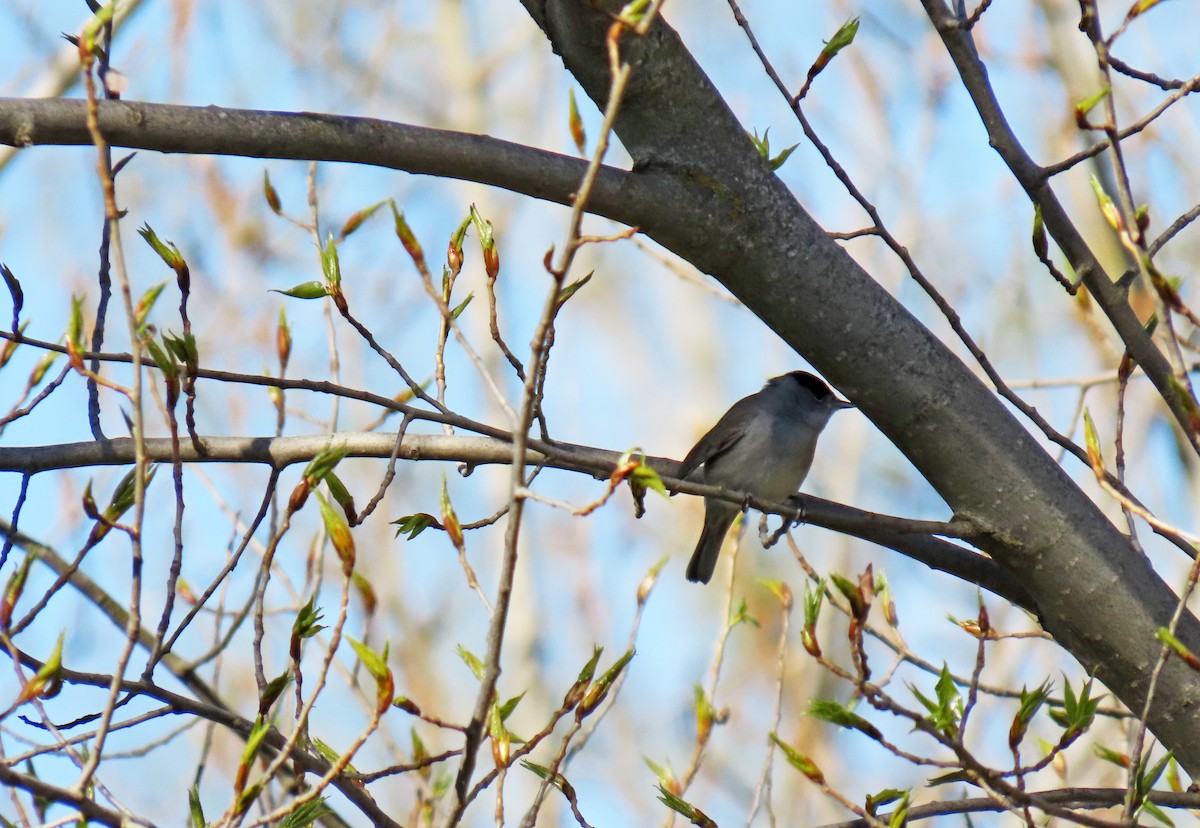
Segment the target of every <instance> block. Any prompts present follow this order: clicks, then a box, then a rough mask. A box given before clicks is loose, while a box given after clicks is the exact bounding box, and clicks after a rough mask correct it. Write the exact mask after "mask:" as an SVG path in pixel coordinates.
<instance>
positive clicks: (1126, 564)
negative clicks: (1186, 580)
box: [523, 0, 1200, 774]
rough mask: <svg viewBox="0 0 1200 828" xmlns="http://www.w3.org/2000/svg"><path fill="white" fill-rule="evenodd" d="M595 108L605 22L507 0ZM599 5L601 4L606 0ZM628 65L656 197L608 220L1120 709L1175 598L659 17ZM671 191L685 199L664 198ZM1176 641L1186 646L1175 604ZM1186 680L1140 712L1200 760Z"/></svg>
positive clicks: (640, 152)
mask: <svg viewBox="0 0 1200 828" xmlns="http://www.w3.org/2000/svg"><path fill="white" fill-rule="evenodd" d="M523 2H524V3H525V6H526V8H527V10H528V11H529V13H530V14H531V16H532V17H533V19H534V20H535V21H536V22H537V24H538V25H539V26H540V27H541V28H542V30H543V31H544V32H545V34H546V36H547V37H548V38H549V39H550V42H551V44H552V46H553V48H554V50H555V52H556V53H557V54H558V55H560V56H561V57H562V60H563V63H564V64H565V65H566V68H567V70H568V71H569V72H570V73H571V74H572V75H573V76H574V77H575V78H576V79H577V80H578V81H579V83H580V84H581V85H582V86H583V88H584V89H585V90H586V92H587V94H588V95H589V96H590V97H591V98H592V100H593V101H595V102H596V103H597V104H598V105H599V106H601V107H603V106H604V102H605V100H606V98H607V95H608V86H609V70H608V65H607V60H606V56H605V53H604V37H605V33H606V30H607V27H608V24H609V18H608V17H607V16H606V15H605V14H603V13H602V12H598V11H596V10H595V9H594V7H593V6H592V5H591V4H588V3H580V2H577V0H541V1H539V0H523ZM607 5H608V7H609V9H610V10H611V9H612V8H616V7H617V6H614V4H607ZM622 57H623V58H624V59H625V60H628V61H630V62H631V64H632V65H633V67H634V69H633V76H632V81H631V85H630V88H629V91H628V94H627V95H626V96H625V98H624V101H623V102H622V104H621V110H620V114H619V116H618V119H617V122H616V132H617V134H618V136H619V137H620V139H621V141H622V143H623V144H624V146H625V147H626V149H627V150H628V151H629V153H630V155H631V156H632V157H633V159H634V173H635V174H637V175H639V176H643V177H645V178H646V179H653V180H663V181H668V182H670V187H669V190H670V191H671V192H672V194H673V198H672V200H671V201H670V202H667V201H664V202H663V203H661V204H660V205H658V207H657V208H647V209H640V210H639V211H638V213H637V215H632V214H629V215H620V216H614V217H616V218H619V219H620V220H622V221H624V222H626V223H628V224H633V225H636V226H638V227H639V228H641V230H642V231H643V232H644V233H646V234H647V235H649V236H650V237H652V238H654V239H655V240H656V241H658V242H659V243H661V244H663V245H664V246H666V247H668V248H670V249H671V250H673V251H674V252H675V253H677V254H679V255H680V256H682V257H684V258H685V259H687V260H688V261H690V262H692V263H693V264H695V265H696V266H697V267H699V268H700V269H701V270H703V271H705V272H707V273H709V274H711V275H712V276H714V277H715V278H716V279H717V280H718V281H720V282H721V284H723V285H725V287H727V288H728V289H729V290H730V291H731V292H732V293H733V294H734V295H735V296H737V297H738V298H739V299H740V300H741V301H742V302H743V303H745V305H746V306H747V307H748V308H749V309H750V310H751V311H753V312H754V313H755V314H756V315H757V316H758V317H759V318H760V319H761V320H762V321H763V322H764V323H766V324H767V325H768V326H770V328H771V329H772V330H774V331H775V332H776V333H778V334H779V336H780V337H782V338H783V339H784V340H785V341H786V342H787V343H788V344H789V345H791V346H792V347H793V348H794V349H795V350H796V352H797V353H799V354H801V355H803V356H804V358H805V359H807V360H808V361H809V362H810V363H812V365H813V366H814V367H815V368H817V370H819V371H820V372H821V373H822V374H824V376H825V377H826V378H827V379H828V380H829V381H830V382H831V383H832V384H833V385H834V386H836V387H837V388H838V390H840V391H841V392H842V393H843V394H845V395H846V396H847V397H848V398H849V399H851V400H852V401H853V402H854V403H855V404H856V405H858V406H859V408H861V409H862V411H863V412H864V413H865V414H866V415H867V417H869V418H870V420H871V421H872V422H873V423H874V424H875V425H876V426H877V427H878V428H879V429H880V430H881V431H883V432H884V434H886V435H887V436H888V438H889V439H890V440H891V441H892V442H893V443H895V444H896V446H897V447H898V448H899V449H900V450H901V451H902V452H903V453H904V454H905V455H906V456H907V457H908V458H909V460H911V461H912V462H913V464H914V465H915V466H916V467H917V468H918V469H919V470H920V472H921V473H922V474H923V475H924V476H925V477H926V479H928V480H929V482H930V483H931V484H932V485H933V487H934V488H935V489H936V490H937V491H938V493H939V494H940V495H941V496H942V497H943V498H944V499H945V501H946V503H947V504H948V505H949V506H950V507H951V508H952V509H953V510H954V513H955V515H957V516H959V517H962V518H967V519H969V520H970V521H972V522H973V523H974V524H975V525H976V526H978V527H979V528H980V530H981V537H980V540H979V541H978V543H977V545H978V546H979V547H980V548H981V549H982V550H983V551H985V552H987V553H988V554H990V555H991V556H992V557H993V558H995V559H996V560H997V561H998V562H999V563H1000V564H1001V565H1002V566H1004V567H1006V568H1008V569H1009V570H1011V571H1012V572H1013V573H1014V574H1015V575H1016V576H1017V578H1018V579H1019V581H1020V582H1021V583H1022V585H1023V586H1024V587H1025V588H1026V589H1027V590H1028V591H1029V593H1030V595H1031V596H1032V597H1033V600H1034V602H1035V603H1036V604H1037V606H1038V608H1039V611H1040V612H1039V615H1040V619H1041V622H1042V624H1043V626H1044V627H1045V629H1046V630H1047V631H1048V632H1050V633H1051V634H1052V635H1053V636H1054V637H1055V639H1056V640H1057V641H1058V642H1059V643H1060V644H1061V645H1062V646H1064V647H1065V648H1066V649H1067V650H1069V651H1070V652H1071V653H1072V654H1073V655H1074V656H1075V657H1076V658H1077V659H1079V661H1080V662H1081V663H1082V664H1083V665H1084V666H1085V667H1086V668H1087V669H1088V670H1090V671H1094V673H1095V675H1096V676H1097V677H1098V678H1099V679H1100V680H1101V681H1103V682H1104V684H1105V685H1107V687H1108V688H1109V689H1110V690H1112V691H1113V692H1114V693H1115V694H1116V695H1117V696H1119V697H1120V698H1121V700H1122V701H1123V702H1125V704H1127V705H1129V706H1130V708H1131V709H1133V710H1134V711H1140V710H1141V709H1142V707H1143V705H1144V703H1145V700H1146V693H1147V687H1148V683H1149V680H1150V675H1151V671H1152V670H1153V668H1154V665H1155V663H1156V662H1157V660H1158V658H1159V654H1160V645H1159V643H1158V642H1157V641H1156V639H1155V632H1156V630H1157V629H1158V628H1159V627H1162V626H1166V625H1167V624H1168V623H1169V621H1170V618H1171V615H1172V613H1173V611H1174V609H1175V607H1176V605H1177V599H1176V596H1175V595H1174V593H1173V592H1172V591H1171V589H1170V588H1169V587H1168V586H1167V585H1166V584H1165V583H1164V582H1163V581H1162V579H1161V578H1160V577H1159V576H1158V574H1157V573H1156V572H1155V571H1154V570H1153V569H1152V567H1151V566H1150V563H1149V562H1148V561H1147V560H1146V559H1145V558H1144V557H1143V556H1142V555H1141V554H1140V553H1138V552H1137V551H1136V550H1135V549H1134V547H1133V546H1132V545H1131V544H1130V543H1129V541H1128V540H1127V539H1126V538H1125V536H1124V535H1122V534H1121V533H1120V532H1119V531H1118V530H1117V529H1116V528H1115V527H1114V526H1113V525H1112V523H1111V522H1110V521H1109V520H1108V519H1107V518H1106V517H1105V516H1104V515H1103V514H1102V513H1101V512H1100V510H1099V509H1098V508H1097V507H1096V506H1095V504H1093V503H1092V502H1091V500H1090V499H1089V498H1088V497H1087V496H1086V494H1085V493H1084V492H1083V491H1082V490H1080V489H1079V487H1078V486H1076V485H1075V484H1074V483H1073V482H1072V481H1071V480H1070V479H1069V478H1068V477H1067V475H1066V474H1065V473H1064V472H1063V470H1062V469H1061V468H1059V466H1058V465H1057V464H1056V463H1055V462H1054V461H1053V460H1052V459H1051V458H1050V456H1049V455H1048V454H1047V453H1046V452H1045V451H1044V450H1043V449H1042V448H1041V447H1040V446H1039V445H1038V444H1037V442H1036V441H1035V440H1034V439H1033V437H1032V436H1031V435H1030V434H1029V433H1028V432H1027V431H1026V430H1025V428H1023V427H1022V425H1021V424H1020V423H1018V422H1017V421H1016V420H1015V418H1014V417H1013V416H1012V415H1011V414H1010V413H1009V411H1008V410H1007V409H1006V408H1005V406H1004V405H1003V404H1002V403H1001V402H1000V400H999V399H998V398H997V397H996V395H995V394H993V393H992V392H991V391H990V390H989V389H988V388H986V387H984V385H983V384H982V383H981V382H980V381H979V380H978V379H977V378H976V376H975V375H974V374H973V373H972V372H971V370H970V369H969V368H968V367H967V366H966V365H964V364H963V363H962V362H961V361H960V360H959V359H958V358H957V357H956V356H955V355H954V354H953V353H952V352H951V351H950V350H949V349H948V348H947V347H946V346H945V345H943V344H942V343H941V342H940V341H939V340H938V339H937V338H936V337H935V336H934V335H933V334H932V333H931V332H930V331H929V330H927V329H926V328H925V327H924V326H923V325H922V324H921V323H920V322H919V321H917V319H915V318H914V317H913V316H912V314H910V313H909V312H908V311H907V310H906V309H905V308H904V307H903V306H902V305H900V304H899V303H898V302H896V300H895V299H893V298H892V296H891V295H890V294H889V293H888V292H887V291H886V290H884V289H883V287H881V286H880V285H879V284H878V283H876V282H875V281H874V280H873V279H872V278H871V277H870V276H869V275H868V274H867V273H866V272H864V271H863V270H862V268H860V267H859V266H858V265H857V264H856V263H855V262H854V260H853V259H851V258H850V256H849V255H847V254H846V252H845V251H844V250H842V249H841V248H840V247H839V246H838V245H837V244H836V243H835V242H834V241H832V240H831V239H830V238H829V237H828V236H827V235H826V233H825V232H824V230H822V229H821V227H819V226H818V225H817V223H816V222H815V221H814V220H813V219H812V218H811V217H810V216H809V215H808V214H807V213H806V212H805V211H804V209H803V208H802V207H801V206H800V205H799V204H798V203H797V201H796V199H795V198H794V197H793V195H792V194H791V192H789V191H788V189H787V188H786V187H785V186H784V185H783V183H782V182H781V181H780V180H779V179H778V178H777V177H776V176H775V175H774V174H773V173H772V172H771V170H770V169H769V168H768V165H767V163H766V162H765V161H764V160H762V159H761V158H760V156H759V154H758V152H757V151H756V150H755V148H754V147H753V146H752V145H751V143H750V141H749V139H748V138H747V136H746V133H745V130H744V129H743V128H742V126H741V124H739V123H738V121H737V119H736V118H735V117H734V115H733V113H732V112H731V111H730V110H729V108H728V106H726V104H725V103H724V101H723V100H722V98H721V96H720V95H719V94H718V92H717V90H716V89H715V88H714V86H713V85H712V83H711V82H710V81H709V79H708V78H707V77H706V75H705V74H704V72H703V70H702V69H701V68H700V67H699V66H698V65H697V64H696V62H695V61H694V59H693V58H692V56H691V55H690V54H689V53H688V51H687V49H686V48H685V47H684V45H683V43H682V42H681V41H680V39H679V37H678V35H677V34H676V33H675V31H674V30H672V29H671V28H670V26H669V25H667V24H666V23H663V22H661V21H660V22H659V23H657V24H656V25H655V26H654V28H653V30H652V31H651V32H650V33H649V35H648V36H647V37H645V38H644V39H641V40H639V39H636V38H632V37H627V38H625V39H624V40H623V41H622ZM680 190H682V191H683V193H684V194H685V195H683V197H680V196H681V193H680ZM1178 636H1179V638H1180V639H1181V640H1182V641H1183V642H1184V643H1185V644H1186V645H1187V646H1189V647H1191V648H1196V647H1197V646H1198V645H1200V626H1198V625H1197V622H1196V619H1195V618H1194V617H1193V616H1191V615H1190V614H1188V615H1186V616H1185V617H1184V619H1183V620H1182V622H1181V624H1180V626H1179V630H1178ZM1198 701H1200V684H1198V682H1197V677H1196V674H1195V673H1193V672H1191V671H1190V670H1188V669H1187V668H1186V667H1184V666H1183V664H1182V663H1181V662H1180V661H1179V660H1177V659H1170V660H1169V661H1168V663H1167V665H1166V667H1165V669H1164V670H1163V672H1162V675H1161V678H1160V680H1159V684H1158V687H1157V690H1156V694H1155V699H1154V705H1153V707H1152V708H1151V712H1150V716H1149V725H1150V728H1151V730H1152V732H1153V733H1154V735H1155V736H1156V737H1157V738H1158V739H1159V740H1160V741H1161V742H1162V743H1163V744H1164V745H1166V746H1167V747H1168V748H1170V749H1171V750H1173V751H1174V752H1175V755H1176V757H1177V758H1178V759H1179V760H1180V762H1181V763H1182V764H1183V765H1184V766H1185V767H1186V768H1187V769H1188V770H1189V772H1190V773H1192V774H1195V773H1200V740H1198V739H1197V738H1196V735H1197V734H1198V733H1200V706H1198V704H1197V702H1198Z"/></svg>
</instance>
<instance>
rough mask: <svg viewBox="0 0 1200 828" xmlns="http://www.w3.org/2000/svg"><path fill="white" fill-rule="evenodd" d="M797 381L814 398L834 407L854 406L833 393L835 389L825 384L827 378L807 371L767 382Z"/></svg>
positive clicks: (774, 383)
mask: <svg viewBox="0 0 1200 828" xmlns="http://www.w3.org/2000/svg"><path fill="white" fill-rule="evenodd" d="M789 380H790V381H792V382H795V383H796V384H797V385H799V386H800V387H801V388H803V389H804V390H806V391H808V393H810V394H812V395H813V398H814V399H816V400H817V401H818V402H822V403H824V402H829V403H831V404H833V406H834V408H854V407H855V406H854V403H852V402H847V401H846V400H840V399H838V398H837V396H836V395H835V394H834V393H833V390H832V389H831V388H830V387H829V386H828V385H826V384H825V380H823V379H821V378H820V377H818V376H817V375H816V374H810V373H808V372H807V371H792V372H791V373H789V374H784V375H782V376H779V377H775V378H774V379H772V380H770V381H768V382H767V385H778V384H780V383H783V382H787V381H789Z"/></svg>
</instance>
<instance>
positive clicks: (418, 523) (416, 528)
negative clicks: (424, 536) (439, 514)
mask: <svg viewBox="0 0 1200 828" xmlns="http://www.w3.org/2000/svg"><path fill="white" fill-rule="evenodd" d="M390 523H392V524H393V525H394V526H396V527H398V528H397V529H396V537H400V536H401V535H408V539H409V540H412V539H413V538H415V537H416V536H417V535H419V534H421V533H422V532H424V531H425V530H426V529H428V528H429V527H430V526H436V527H437V528H438V529H440V528H442V524H441V522H440V521H439V520H438V519H437V518H435V517H434V516H433V515H431V514H427V513H425V512H418V513H417V514H415V515H405V516H404V517H402V518H397V519H396V520H393V521H390Z"/></svg>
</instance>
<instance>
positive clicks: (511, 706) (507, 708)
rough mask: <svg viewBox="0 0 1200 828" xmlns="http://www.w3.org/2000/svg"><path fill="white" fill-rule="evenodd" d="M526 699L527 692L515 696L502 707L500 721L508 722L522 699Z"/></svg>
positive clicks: (500, 708) (499, 709)
mask: <svg viewBox="0 0 1200 828" xmlns="http://www.w3.org/2000/svg"><path fill="white" fill-rule="evenodd" d="M523 698H525V691H524V690H522V691H521V693H520V694H519V695H516V696H513V697H512V698H511V699H509V700H508V701H506V702H505V703H504V704H502V705H500V707H499V708H498V711H499V713H500V721H502V722H503V721H506V720H507V719H508V717H509V716H511V715H512V712H513V711H514V710H516V709H517V705H518V704H520V703H521V699H523Z"/></svg>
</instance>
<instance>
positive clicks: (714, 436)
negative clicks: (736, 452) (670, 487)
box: [676, 397, 753, 480]
mask: <svg viewBox="0 0 1200 828" xmlns="http://www.w3.org/2000/svg"><path fill="white" fill-rule="evenodd" d="M749 400H750V398H749V397H747V398H746V399H743V400H738V401H737V402H736V403H734V404H733V407H732V408H730V409H729V410H728V411H726V412H725V416H724V417H722V418H721V419H720V420H718V421H717V424H716V425H715V426H713V427H712V428H710V429H709V430H708V433H707V434H705V435H704V436H703V437H701V438H700V441H699V442H698V443H696V445H694V446H692V450H691V451H689V452H688V453H687V457H684V458H683V462H682V463H681V464H680V466H679V470H678V471H677V472H676V477H678V478H679V479H680V480H683V479H684V478H686V477H687V476H688V475H689V474H691V473H692V472H694V471H695V470H696V469H698V468H699V467H700V466H701V465H702V464H704V463H707V462H708V461H710V460H712V459H713V458H714V457H719V456H720V455H722V454H724V453H725V452H727V451H729V449H730V448H732V447H733V446H734V445H736V444H737V442H738V441H739V440H741V439H742V436H743V435H744V434H745V433H746V425H747V423H749V422H750V419H751V418H752V417H753V407H752V406H750V405H748V404H747V403H748V402H749Z"/></svg>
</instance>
